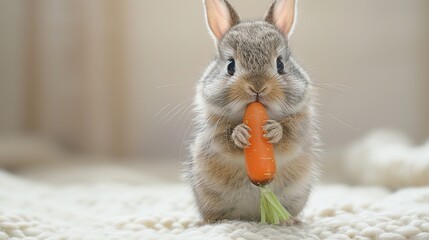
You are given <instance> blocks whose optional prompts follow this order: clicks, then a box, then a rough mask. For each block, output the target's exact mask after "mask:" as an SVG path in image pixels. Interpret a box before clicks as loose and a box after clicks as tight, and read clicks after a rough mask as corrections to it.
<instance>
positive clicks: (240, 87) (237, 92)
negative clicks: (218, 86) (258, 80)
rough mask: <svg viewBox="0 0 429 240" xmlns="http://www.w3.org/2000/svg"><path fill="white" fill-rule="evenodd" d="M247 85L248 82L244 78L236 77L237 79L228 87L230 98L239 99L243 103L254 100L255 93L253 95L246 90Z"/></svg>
mask: <svg viewBox="0 0 429 240" xmlns="http://www.w3.org/2000/svg"><path fill="white" fill-rule="evenodd" d="M248 85H249V84H248V83H247V82H246V81H245V79H241V78H240V79H237V81H236V82H235V83H234V84H233V85H232V86H231V88H230V91H229V93H230V99H234V100H237V101H241V102H242V103H244V104H247V103H250V102H252V101H255V100H256V95H255V96H254V95H252V94H250V93H249V92H248V91H246V89H247V88H248Z"/></svg>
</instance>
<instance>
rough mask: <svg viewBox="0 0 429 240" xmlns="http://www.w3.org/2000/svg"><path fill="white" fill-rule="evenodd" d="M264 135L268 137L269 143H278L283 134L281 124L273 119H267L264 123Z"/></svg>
mask: <svg viewBox="0 0 429 240" xmlns="http://www.w3.org/2000/svg"><path fill="white" fill-rule="evenodd" d="M264 131H265V134H264V137H265V138H266V139H268V141H269V142H270V143H278V142H279V141H280V140H281V139H282V136H283V127H282V125H281V124H280V123H279V122H277V121H274V120H268V121H267V122H266V123H265V125H264Z"/></svg>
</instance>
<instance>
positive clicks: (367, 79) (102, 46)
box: [0, 0, 429, 168]
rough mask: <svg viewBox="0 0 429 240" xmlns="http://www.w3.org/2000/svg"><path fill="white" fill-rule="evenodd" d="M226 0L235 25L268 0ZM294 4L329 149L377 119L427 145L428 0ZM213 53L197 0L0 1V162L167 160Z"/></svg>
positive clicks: (179, 143) (183, 134)
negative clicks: (60, 157)
mask: <svg viewBox="0 0 429 240" xmlns="http://www.w3.org/2000/svg"><path fill="white" fill-rule="evenodd" d="M230 2H231V4H232V5H233V6H234V7H235V8H236V9H237V11H238V13H239V14H240V16H241V18H242V19H244V20H246V19H247V20H252V19H260V18H262V16H263V15H264V13H265V11H266V9H267V8H268V6H269V4H270V3H271V1H269V0H231V1H230ZM298 6H299V14H298V22H297V26H296V30H295V33H294V35H293V36H292V38H291V43H290V44H291V46H292V49H293V52H294V55H295V57H296V58H297V60H298V62H299V63H301V65H302V66H303V67H304V69H306V70H307V72H308V73H309V74H310V76H311V77H312V79H313V81H314V82H315V85H316V86H317V87H318V92H319V103H320V106H319V113H320V120H321V136H322V140H323V143H324V146H323V147H324V150H325V152H327V153H331V152H335V151H340V150H341V149H342V148H343V147H344V146H346V145H347V144H349V143H350V142H352V141H353V140H354V139H356V138H358V137H360V136H362V135H365V134H366V133H368V132H371V131H372V130H374V129H379V128H392V129H397V130H399V131H401V132H403V133H405V134H406V135H408V136H409V137H410V138H411V139H412V140H413V141H414V142H415V143H416V144H419V143H422V142H423V141H424V140H426V139H427V137H428V136H429V107H428V103H429V95H428V91H429V44H428V43H429V1H427V0H408V1H403V0H379V1H372V0H362V1H354V0H324V1H310V0H301V1H300V2H299V5H298ZM214 54H215V48H214V46H213V41H212V39H211V38H210V36H209V34H208V30H207V28H206V24H205V19H204V15H203V6H202V2H201V1H199V0H198V1H197V0H193V1H174V0H169V1H143V0H123V1H117V0H37V1H29V0H0V167H10V168H13V167H16V166H18V165H19V164H23V163H24V162H26V161H30V162H32V161H35V159H39V160H45V159H46V158H48V157H47V156H52V155H51V152H57V151H60V152H67V153H68V154H72V155H74V156H96V157H97V158H102V159H110V160H114V161H125V160H127V159H134V160H139V161H141V162H145V163H151V162H164V163H166V164H169V163H177V162H178V161H180V160H181V159H183V156H185V154H186V153H187V146H188V143H187V140H188V139H189V135H190V133H191V132H192V127H190V121H191V120H192V119H193V114H192V111H191V110H192V109H191V105H190V104H191V103H192V98H193V96H194V93H195V89H194V86H195V83H196V81H197V80H198V79H199V77H200V76H201V74H202V72H203V70H204V68H205V67H206V66H207V65H208V63H209V62H210V60H211V59H212V58H213V56H214ZM47 152H48V153H47ZM87 159H91V158H90V157H87ZM88 161H89V160H88ZM172 166H174V165H173V164H172Z"/></svg>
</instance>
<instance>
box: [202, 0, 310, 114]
mask: <svg viewBox="0 0 429 240" xmlns="http://www.w3.org/2000/svg"><path fill="white" fill-rule="evenodd" d="M204 4H205V10H206V17H207V25H208V27H209V29H210V31H211V33H212V36H213V38H214V41H215V44H216V47H217V56H216V58H215V60H214V61H213V62H212V63H211V64H210V65H209V67H208V68H207V70H206V71H205V73H204V75H203V77H202V78H201V80H200V82H199V84H198V87H197V89H198V91H197V106H199V107H197V109H198V108H199V110H201V111H203V112H205V113H207V114H209V115H213V114H215V115H220V116H225V117H228V118H229V119H233V120H237V121H238V120H241V118H242V117H243V115H244V110H245V107H246V106H247V105H248V104H249V103H250V102H253V101H259V102H261V103H262V104H264V106H265V107H266V109H267V112H268V114H269V115H270V118H271V119H274V120H277V119H281V118H284V117H286V116H288V115H290V114H293V113H296V112H298V111H300V109H301V108H303V107H304V106H305V105H306V103H307V100H308V96H307V95H309V94H308V92H309V91H308V89H309V84H310V80H309V78H308V76H307V74H306V73H305V72H304V71H303V70H302V69H301V68H300V67H299V66H298V64H297V63H296V62H295V61H294V59H293V58H292V56H291V51H290V49H289V46H288V38H289V36H290V35H291V33H292V30H293V26H294V20H295V16H296V13H295V9H296V4H295V0H277V1H275V2H274V3H272V5H271V6H270V8H269V10H268V11H267V13H266V15H265V18H264V20H262V21H252V22H240V19H239V17H238V15H237V13H236V12H235V11H234V9H233V8H232V6H231V5H230V4H229V3H228V2H227V1H226V0H204Z"/></svg>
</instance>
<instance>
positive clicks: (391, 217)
mask: <svg viewBox="0 0 429 240" xmlns="http://www.w3.org/2000/svg"><path fill="white" fill-rule="evenodd" d="M359 146H360V147H362V146H364V145H362V144H361V145H359ZM356 149H357V148H356ZM377 149H379V145H377ZM362 151H367V152H371V151H376V149H372V150H371V149H370V148H369V149H366V150H362ZM410 151H411V150H410ZM413 151H414V150H413ZM370 156H372V155H371V154H369V153H368V157H369V158H368V159H370ZM427 156H429V155H426V157H427ZM368 161H369V160H368ZM392 161H393V160H392ZM394 161H399V160H398V158H395V159H394ZM404 161H405V160H404ZM385 162H388V161H387V160H385ZM402 163H403V164H405V163H404V162H402ZM403 164H399V165H397V166H399V167H401V168H404V165H403ZM412 164H414V163H413V162H410V163H409V165H410V166H411V165H412ZM419 164H421V165H420V168H411V167H409V168H407V169H408V170H404V169H401V173H402V174H404V171H409V172H408V175H407V176H408V177H409V178H414V177H421V176H422V172H421V171H426V169H427V168H425V167H426V166H429V161H427V162H426V165H424V164H423V163H419ZM347 166H348V167H350V164H348V165H347ZM405 166H408V165H405ZM392 168H393V167H389V168H386V169H387V170H386V171H393V169H392ZM378 169H379V171H382V170H380V169H382V168H378ZM422 169H423V170H422ZM397 170H399V169H397ZM359 171H362V168H361V169H359ZM97 172H98V173H97ZM99 172H100V169H98V170H97V168H95V169H93V170H88V171H87V172H85V174H88V175H91V174H96V175H97V174H99ZM393 172H394V171H393ZM426 174H429V173H428V172H426ZM380 176H381V177H382V178H383V179H384V178H385V177H386V175H385V174H381V175H380ZM391 178H392V179H394V178H395V176H391ZM355 180H356V179H355ZM383 181H384V180H383ZM381 182H382V181H381ZM376 183H377V182H376ZM423 184H426V186H421V187H412V186H401V188H399V189H398V190H396V191H391V190H388V189H387V188H386V187H383V186H379V187H375V186H373V187H371V186H356V187H351V186H346V185H341V184H331V185H326V184H322V185H320V186H317V187H316V188H315V190H314V192H313V193H312V196H311V199H310V201H309V203H308V205H307V207H306V208H305V210H304V212H303V213H302V216H301V219H302V220H303V222H304V223H303V224H301V225H298V226H293V227H288V226H273V225H262V224H259V223H255V222H240V221H225V222H221V223H217V224H212V225H199V218H198V214H197V211H196V209H195V206H194V203H193V198H192V194H191V192H190V189H189V188H188V187H187V186H186V185H183V184H171V183H170V184H167V183H164V184H161V183H158V184H153V183H139V184H136V183H131V182H126V181H101V182H100V181H99V182H89V183H88V182H86V183H84V182H81V183H74V184H70V183H69V184H61V185H54V184H48V183H42V182H36V181H34V180H27V179H24V178H22V177H19V176H15V175H11V174H9V173H6V172H3V171H0V240H5V239H26V240H30V239H76V240H80V239H88V240H89V239H103V240H108V239H126V240H131V239H186V240H189V239H240V240H244V239H249V240H260V239H273V240H274V239H279V240H280V239H336V240H337V239H386V240H387V239H391V240H400V239H415V240H424V239H425V240H428V239H429V186H428V183H427V182H426V183H423Z"/></svg>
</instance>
